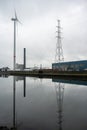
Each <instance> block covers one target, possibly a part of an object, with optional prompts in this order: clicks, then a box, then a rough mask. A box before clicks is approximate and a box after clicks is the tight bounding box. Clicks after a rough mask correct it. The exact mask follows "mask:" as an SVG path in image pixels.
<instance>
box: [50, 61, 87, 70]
mask: <svg viewBox="0 0 87 130" xmlns="http://www.w3.org/2000/svg"><path fill="white" fill-rule="evenodd" d="M52 69H57V70H60V71H84V70H87V60H82V61H70V62H59V63H53V64H52Z"/></svg>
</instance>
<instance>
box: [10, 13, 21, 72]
mask: <svg viewBox="0 0 87 130" xmlns="http://www.w3.org/2000/svg"><path fill="white" fill-rule="evenodd" d="M11 20H12V21H14V52H13V59H14V60H13V69H14V70H15V64H16V23H17V22H19V23H20V21H19V20H18V18H17V14H16V11H15V17H14V18H12V19H11Z"/></svg>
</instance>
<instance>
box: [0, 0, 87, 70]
mask: <svg viewBox="0 0 87 130" xmlns="http://www.w3.org/2000/svg"><path fill="white" fill-rule="evenodd" d="M14 9H15V10H16V12H17V16H18V19H19V20H20V21H21V23H22V25H21V24H17V53H16V56H17V63H22V62H23V48H26V51H27V67H29V66H34V65H37V66H40V64H42V65H43V66H44V67H46V66H47V67H51V64H52V62H54V60H55V49H56V41H57V40H56V35H57V34H56V31H57V28H56V26H57V20H58V19H60V20H61V27H62V30H61V31H62V37H63V38H62V47H63V54H64V59H65V61H72V60H74V61H75V60H87V36H86V35H87V0H0V67H3V66H9V67H11V68H12V67H13V22H12V21H11V18H12V17H14Z"/></svg>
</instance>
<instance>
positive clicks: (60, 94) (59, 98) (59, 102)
mask: <svg viewBox="0 0 87 130" xmlns="http://www.w3.org/2000/svg"><path fill="white" fill-rule="evenodd" d="M55 90H56V99H57V107H58V111H57V114H58V128H59V129H58V130H62V122H63V96H64V84H62V83H56V84H55Z"/></svg>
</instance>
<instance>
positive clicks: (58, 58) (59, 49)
mask: <svg viewBox="0 0 87 130" xmlns="http://www.w3.org/2000/svg"><path fill="white" fill-rule="evenodd" d="M61 61H64V57H63V49H62V43H61V26H60V20H58V26H57V43H56V54H55V62H56V63H60V62H61Z"/></svg>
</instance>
